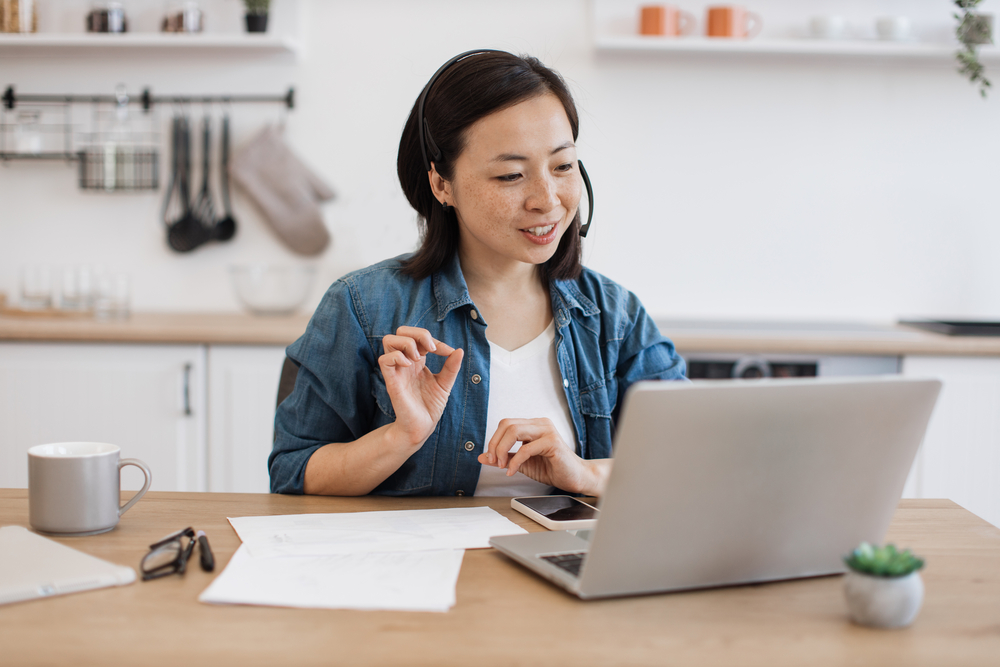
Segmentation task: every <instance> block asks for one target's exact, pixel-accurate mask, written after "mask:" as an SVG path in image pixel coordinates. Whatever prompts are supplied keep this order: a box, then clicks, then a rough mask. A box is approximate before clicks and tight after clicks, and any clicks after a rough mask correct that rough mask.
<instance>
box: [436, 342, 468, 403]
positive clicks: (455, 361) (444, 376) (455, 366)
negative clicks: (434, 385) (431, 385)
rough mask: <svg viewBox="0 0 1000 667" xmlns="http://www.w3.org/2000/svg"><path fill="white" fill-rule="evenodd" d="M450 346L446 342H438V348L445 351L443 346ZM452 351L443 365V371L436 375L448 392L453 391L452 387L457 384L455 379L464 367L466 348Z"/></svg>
mask: <svg viewBox="0 0 1000 667" xmlns="http://www.w3.org/2000/svg"><path fill="white" fill-rule="evenodd" d="M446 347H448V346H447V345H445V344H444V343H440V342H439V343H438V350H439V352H440V351H443V348H446ZM448 349H449V350H451V353H449V354H448V358H447V359H445V361H444V366H442V367H441V371H440V372H439V373H438V374H437V375H436V376H435V377H436V378H437V381H438V384H439V385H440V386H441V388H442V389H444V390H445V391H446V392H448V393H451V388H452V387H453V386H455V379H456V378H458V371H460V370H461V369H462V359H463V358H464V357H465V350H462V349H458V350H455V349H452V348H450V347H449V348H448Z"/></svg>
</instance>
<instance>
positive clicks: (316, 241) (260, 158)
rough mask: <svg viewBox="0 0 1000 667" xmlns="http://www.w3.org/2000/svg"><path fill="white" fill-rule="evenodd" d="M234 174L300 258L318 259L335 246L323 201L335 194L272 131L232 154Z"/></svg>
mask: <svg viewBox="0 0 1000 667" xmlns="http://www.w3.org/2000/svg"><path fill="white" fill-rule="evenodd" d="M229 174H230V175H231V176H232V177H233V180H234V181H236V183H237V184H238V185H239V186H240V188H242V189H243V191H244V192H245V193H246V194H247V196H248V197H250V199H251V200H252V201H253V202H254V204H256V205H257V207H258V208H259V209H260V211H261V213H263V214H264V218H265V219H266V220H267V222H268V223H269V224H270V225H271V227H272V228H273V229H274V231H275V232H276V233H277V234H278V237H279V238H280V239H281V240H282V241H283V242H284V243H285V245H287V246H288V247H289V248H291V249H292V250H293V251H295V252H297V253H299V254H300V255H318V254H319V253H321V252H323V250H325V249H326V247H327V246H328V245H329V244H330V233H329V232H327V230H326V226H325V225H324V224H323V216H322V214H321V213H320V210H319V204H320V203H321V202H325V201H329V200H331V199H333V190H331V189H330V186H328V185H327V184H326V183H324V182H323V181H322V180H320V178H319V177H318V176H316V174H314V173H313V172H312V171H311V170H310V169H309V168H308V167H306V166H305V165H304V164H302V161H301V160H299V158H297V157H296V156H295V154H294V153H292V151H291V150H289V148H288V146H287V145H285V142H284V140H283V139H282V138H281V133H280V132H279V131H278V130H277V128H275V127H273V126H270V125H269V126H267V127H265V128H264V129H263V130H261V131H260V133H259V134H257V136H255V137H254V138H253V139H251V140H250V141H248V142H247V143H246V144H244V145H243V146H241V147H240V148H238V149H237V150H236V152H235V153H234V154H233V157H232V160H231V162H230V165H229Z"/></svg>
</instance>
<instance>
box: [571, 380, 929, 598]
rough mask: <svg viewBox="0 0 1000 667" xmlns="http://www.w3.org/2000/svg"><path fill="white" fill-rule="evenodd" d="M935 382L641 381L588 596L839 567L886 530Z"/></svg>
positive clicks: (596, 544)
mask: <svg viewBox="0 0 1000 667" xmlns="http://www.w3.org/2000/svg"><path fill="white" fill-rule="evenodd" d="M940 387H941V383H940V382H939V381H937V380H914V379H907V378H901V377H899V376H887V377H880V378H866V379H842V378H832V379H803V380H788V379H783V380H774V381H768V380H762V381H756V382H746V381H732V382H728V381H713V382H704V383H691V384H687V383H676V382H643V383H638V384H636V385H634V386H633V387H632V388H631V390H630V392H629V394H628V396H627V398H626V400H625V404H624V406H623V410H622V416H621V422H620V424H619V428H618V434H617V438H616V444H615V462H614V468H613V470H612V474H611V478H610V480H609V482H608V488H607V489H606V490H605V494H604V496H603V498H602V501H601V505H600V508H601V518H600V521H599V522H598V526H597V529H596V530H595V531H594V534H593V537H592V541H591V545H590V552H589V555H588V557H587V560H586V563H585V565H584V568H583V570H582V572H581V575H580V581H579V594H580V595H581V597H600V596H606V595H627V594H629V593H646V592H654V591H666V590H679V589H685V588H698V587H707V586H719V585H727V584H736V583H750V582H756V581H768V580H775V579H787V578H794V577H806V576H813V575H821V574H830V573H835V572H840V571H843V564H842V562H841V556H842V555H843V554H845V553H847V552H849V551H850V550H851V549H853V548H854V547H855V546H857V544H858V543H859V542H861V541H869V542H880V541H881V540H882V539H883V537H884V535H885V531H886V529H887V528H888V525H889V521H890V520H891V518H892V515H893V512H894V511H895V509H896V505H897V504H898V501H899V498H900V496H901V494H902V490H903V485H904V483H905V482H906V476H907V474H908V472H909V469H910V466H911V464H912V462H913V459H914V457H915V455H916V452H917V449H918V447H919V446H920V442H921V440H922V439H923V436H924V431H925V430H926V428H927V422H928V420H929V419H930V415H931V411H932V410H933V408H934V404H935V401H936V400H937V396H938V393H939V391H940Z"/></svg>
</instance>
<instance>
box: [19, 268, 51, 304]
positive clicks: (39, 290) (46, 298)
mask: <svg viewBox="0 0 1000 667" xmlns="http://www.w3.org/2000/svg"><path fill="white" fill-rule="evenodd" d="M21 307H22V308H24V309H25V310H44V309H45V308H51V307H52V270H51V269H50V268H49V267H47V266H25V267H23V268H22V269H21Z"/></svg>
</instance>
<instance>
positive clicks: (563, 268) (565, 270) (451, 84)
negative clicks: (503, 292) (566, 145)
mask: <svg viewBox="0 0 1000 667" xmlns="http://www.w3.org/2000/svg"><path fill="white" fill-rule="evenodd" d="M547 93H551V94H553V95H555V96H556V97H557V98H558V99H559V101H560V102H562V105H563V108H564V109H565V110H566V116H567V117H568V118H569V124H570V126H571V127H572V128H573V139H574V140H576V137H577V134H578V133H579V130H580V120H579V117H578V116H577V113H576V104H575V103H574V102H573V96H572V95H571V94H570V92H569V88H567V87H566V83H565V82H564V81H563V79H562V77H561V76H559V74H558V73H556V72H555V71H554V70H551V69H549V68H548V67H546V66H545V65H543V64H542V63H541V62H539V60H538V59H537V58H532V57H530V56H515V55H513V54H511V53H505V52H502V51H499V52H498V51H484V52H482V53H475V54H473V55H470V56H467V57H465V58H462V59H461V60H459V61H458V62H456V63H455V64H454V65H452V66H451V67H449V68H448V69H446V70H445V71H444V72H442V73H441V76H439V77H438V79H437V81H436V82H434V86H433V87H432V89H431V90H429V91H428V92H427V99H426V103H425V105H424V119H425V122H426V124H427V127H428V128H429V130H430V134H431V136H432V137H433V138H434V143H435V144H436V145H437V147H438V149H439V150H440V151H441V159H439V160H435V161H434V167H435V168H436V169H437V172H438V173H439V174H441V176H442V177H444V178H445V179H446V180H451V179H452V178H453V177H454V165H455V160H456V159H457V158H458V156H459V155H460V154H461V153H462V151H463V150H464V149H465V140H466V130H468V128H469V127H470V126H471V125H472V124H473V123H475V122H476V121H478V120H479V119H481V118H484V117H486V116H488V115H490V114H492V113H495V112H497V111H502V110H504V109H507V108H509V107H512V106H514V105H516V104H519V103H521V102H524V101H525V100H529V99H532V98H534V97H538V96H540V95H545V94H547ZM418 106H419V99H418V102H417V103H415V104H414V105H413V109H412V110H411V111H410V117H409V118H407V120H406V125H405V126H404V127H403V136H402V138H400V140H399V154H398V155H397V158H396V172H397V174H398V175H399V184H400V185H402V186H403V192H404V193H405V194H406V198H407V200H409V202H410V205H411V206H412V207H413V208H414V209H415V210H416V212H417V214H418V215H419V223H418V224H419V225H420V248H419V249H418V250H417V252H416V253H415V254H414V255H413V256H412V257H410V258H408V259H407V260H406V261H405V262H404V263H403V271H404V273H406V274H408V275H411V276H413V277H415V278H426V277H428V276H430V275H431V274H433V273H435V272H436V271H438V270H440V269H441V268H442V267H443V266H444V265H445V264H447V263H448V262H449V261H450V260H451V258H452V257H453V256H454V254H455V253H456V252H458V239H459V232H458V218H457V217H456V216H455V210H454V209H453V208H449V209H448V210H445V208H444V207H443V206H441V204H440V203H439V202H438V200H437V199H435V197H434V194H433V192H432V191H431V186H430V183H429V182H428V178H427V168H426V165H425V164H424V161H423V157H422V154H421V151H420V137H419V134H418V132H417V110H418ZM581 251H582V247H581V243H580V212H579V210H577V213H576V217H575V218H573V222H572V224H571V225H570V228H569V229H568V230H566V233H565V234H563V237H562V238H561V239H560V240H559V247H558V248H556V252H555V254H554V255H553V256H552V258H551V259H549V260H548V261H547V262H545V263H544V264H542V265H541V266H540V267H539V269H540V270H541V275H542V280H545V281H548V280H550V279H551V280H559V279H564V278H576V277H578V276H579V275H580V271H581V268H582V267H581V264H580V256H581Z"/></svg>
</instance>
